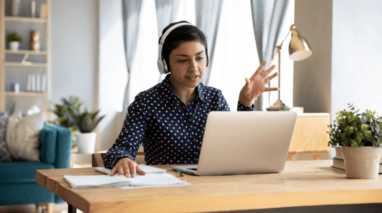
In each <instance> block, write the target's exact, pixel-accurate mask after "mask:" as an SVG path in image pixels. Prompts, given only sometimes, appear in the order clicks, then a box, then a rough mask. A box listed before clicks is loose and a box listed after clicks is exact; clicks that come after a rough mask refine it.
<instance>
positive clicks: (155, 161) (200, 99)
mask: <svg viewBox="0 0 382 213" xmlns="http://www.w3.org/2000/svg"><path fill="white" fill-rule="evenodd" d="M169 77H170V75H167V76H166V78H165V79H164V80H163V81H162V82H161V83H159V84H157V85H156V86H154V87H152V88H151V89H148V90H146V91H143V92H141V93H139V94H138V95H137V96H136V97H135V100H134V102H133V103H132V104H131V105H130V106H129V108H128V113H127V116H126V119H125V122H124V126H123V128H122V131H121V133H120V135H119V136H118V138H117V140H116V142H115V143H114V144H113V146H112V147H111V148H110V149H109V150H108V151H107V153H106V155H105V156H104V158H103V163H104V165H105V167H106V168H113V167H114V165H115V163H116V162H117V161H118V160H119V159H120V158H123V157H128V158H130V159H132V160H134V161H135V158H136V154H137V152H138V148H139V146H140V145H141V144H142V143H143V148H144V154H145V162H146V164H147V165H161V164H197V163H198V160H199V154H200V148H201V145H202V140H203V135H204V129H205V125H206V120H207V115H208V113H209V112H210V111H230V108H229V106H228V103H227V101H226V100H225V99H224V97H223V94H222V92H221V91H220V90H218V89H215V88H213V87H208V86H204V85H203V84H202V83H199V85H198V87H197V92H198V96H196V97H195V98H194V99H193V100H192V101H191V102H190V104H189V105H188V106H187V107H186V105H185V104H184V103H183V102H182V100H181V99H180V98H178V97H177V96H176V95H175V93H174V92H173V91H172V89H171V87H170V82H169ZM237 109H238V111H253V109H254V105H252V107H247V106H244V105H242V104H241V103H240V102H238V107H237Z"/></svg>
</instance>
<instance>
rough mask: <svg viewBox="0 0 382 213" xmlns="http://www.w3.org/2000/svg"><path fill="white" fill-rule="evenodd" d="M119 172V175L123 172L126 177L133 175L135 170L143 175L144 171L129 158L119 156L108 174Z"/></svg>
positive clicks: (112, 174)
mask: <svg viewBox="0 0 382 213" xmlns="http://www.w3.org/2000/svg"><path fill="white" fill-rule="evenodd" d="M117 172H118V173H119V174H120V175H122V174H125V176H126V177H127V178H129V177H130V173H131V177H132V178H133V177H135V174H136V172H138V174H140V175H145V174H146V172H145V171H143V170H142V169H141V168H140V167H139V166H138V164H137V163H136V162H135V161H133V160H131V159H130V158H121V159H119V160H118V161H117V163H116V164H115V166H114V168H113V169H112V170H111V173H110V176H114V175H115V174H116V173H117Z"/></svg>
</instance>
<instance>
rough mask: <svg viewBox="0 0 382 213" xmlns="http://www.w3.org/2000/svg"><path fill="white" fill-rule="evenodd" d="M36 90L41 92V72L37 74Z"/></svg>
mask: <svg viewBox="0 0 382 213" xmlns="http://www.w3.org/2000/svg"><path fill="white" fill-rule="evenodd" d="M36 92H41V74H39V73H38V74H36Z"/></svg>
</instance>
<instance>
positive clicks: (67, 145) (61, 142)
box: [55, 126, 72, 168]
mask: <svg viewBox="0 0 382 213" xmlns="http://www.w3.org/2000/svg"><path fill="white" fill-rule="evenodd" d="M55 128H56V129H57V144H56V168H70V154H71V148H72V132H71V131H70V130H69V129H68V128H65V127H59V126H55Z"/></svg>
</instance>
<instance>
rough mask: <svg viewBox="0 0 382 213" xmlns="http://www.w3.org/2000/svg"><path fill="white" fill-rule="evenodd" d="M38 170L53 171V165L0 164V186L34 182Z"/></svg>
mask: <svg viewBox="0 0 382 213" xmlns="http://www.w3.org/2000/svg"><path fill="white" fill-rule="evenodd" d="M38 169H54V165H53V164H48V163H43V162H10V163H0V171H1V172H0V185H4V184H11V183H28V182H36V180H35V177H36V170H38Z"/></svg>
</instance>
